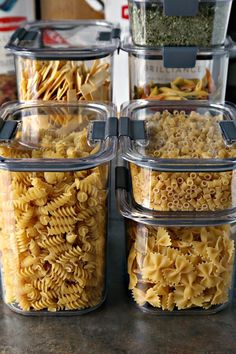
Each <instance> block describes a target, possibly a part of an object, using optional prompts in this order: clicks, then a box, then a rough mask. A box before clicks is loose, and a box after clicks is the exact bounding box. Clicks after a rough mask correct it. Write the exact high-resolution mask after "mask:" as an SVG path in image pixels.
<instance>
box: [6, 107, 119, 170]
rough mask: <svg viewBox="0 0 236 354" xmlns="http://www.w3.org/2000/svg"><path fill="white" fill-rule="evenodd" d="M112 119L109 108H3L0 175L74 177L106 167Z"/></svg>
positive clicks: (112, 145)
mask: <svg viewBox="0 0 236 354" xmlns="http://www.w3.org/2000/svg"><path fill="white" fill-rule="evenodd" d="M115 117H116V108H115V106H114V105H112V104H110V105H105V104H101V103H95V102H89V103H86V102H81V103H80V102H79V103H64V102H45V101H30V102H9V103H6V104H5V105H3V106H2V107H1V109H0V169H3V170H10V171H43V172H45V171H79V170H86V169H90V168H93V167H95V166H98V165H101V164H103V163H108V162H109V161H110V160H112V159H113V158H114V157H115V153H116V145H117V118H115ZM74 139H77V140H74ZM76 141H77V142H76ZM45 144H46V145H45ZM78 144H79V145H80V148H79V147H76V146H77V145H78ZM79 145H78V146H79ZM58 146H61V147H62V148H63V149H64V148H65V149H66V150H65V151H66V153H65V152H64V153H63V154H61V153H58ZM63 146H64V147H63ZM67 148H69V149H71V148H73V149H74V150H73V151H74V153H73V154H71V153H69V151H67ZM48 149H49V153H48V152H47V150H48ZM63 151H64V150H63Z"/></svg>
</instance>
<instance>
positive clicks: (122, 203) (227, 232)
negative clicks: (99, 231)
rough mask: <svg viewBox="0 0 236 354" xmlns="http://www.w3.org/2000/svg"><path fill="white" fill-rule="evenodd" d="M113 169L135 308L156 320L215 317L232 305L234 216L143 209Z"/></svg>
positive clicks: (123, 176) (129, 282)
mask: <svg viewBox="0 0 236 354" xmlns="http://www.w3.org/2000/svg"><path fill="white" fill-rule="evenodd" d="M118 169H119V170H117V188H118V189H117V198H118V205H119V209H120V212H121V214H122V215H123V216H124V217H125V225H126V241H127V243H126V244H127V253H126V257H127V258H126V259H127V276H128V288H129V292H130V295H131V297H132V298H133V301H134V303H135V304H136V305H137V306H138V307H139V308H140V309H141V310H142V311H144V312H147V313H151V314H155V315H172V314H174V315H178V314H182V315H183V314H186V315H190V314H195V315H204V314H213V313H216V312H218V311H220V310H222V309H224V308H225V307H226V306H227V305H228V304H229V303H230V302H231V300H232V295H233V283H232V282H233V275H234V266H235V224H232V225H231V224H230V222H234V223H235V213H234V215H230V213H228V214H227V213H226V214H225V215H224V216H222V217H221V218H217V217H216V216H215V217H212V216H211V215H210V214H209V215H202V216H200V215H196V213H195V214H194V213H192V214H191V215H188V216H186V215H185V214H184V213H177V212H176V213H175V214H176V215H175V216H174V217H173V213H172V214H171V213H168V212H166V213H161V212H154V211H148V210H146V211H144V210H141V209H140V208H139V207H138V206H137V205H136V204H135V203H134V201H133V198H132V194H131V191H130V190H129V189H128V188H127V185H128V181H127V180H126V178H125V177H126V176H127V173H126V172H127V171H126V170H123V167H119V168H118ZM205 214H207V213H205Z"/></svg>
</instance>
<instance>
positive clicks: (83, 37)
mask: <svg viewBox="0 0 236 354" xmlns="http://www.w3.org/2000/svg"><path fill="white" fill-rule="evenodd" d="M119 43H120V29H119V27H117V26H115V25H113V24H112V23H109V22H107V21H102V20H101V21H95V20H66V21H35V22H29V23H26V24H25V25H24V26H22V27H20V28H19V29H17V30H16V31H15V32H14V33H13V35H12V37H11V38H10V40H9V42H8V44H7V45H6V48H7V49H9V50H11V51H12V53H13V54H14V55H18V56H24V57H30V58H40V59H44V60H46V59H55V60H57V59H74V60H76V59H78V60H79V59H81V60H86V59H95V58H101V57H105V56H108V55H110V54H112V53H114V52H115V51H116V49H117V48H118V47H119Z"/></svg>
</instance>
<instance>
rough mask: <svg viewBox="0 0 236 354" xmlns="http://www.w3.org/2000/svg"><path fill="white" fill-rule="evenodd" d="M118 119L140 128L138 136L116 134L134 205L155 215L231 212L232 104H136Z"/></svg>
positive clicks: (234, 153)
mask: <svg viewBox="0 0 236 354" xmlns="http://www.w3.org/2000/svg"><path fill="white" fill-rule="evenodd" d="M121 116H122V117H127V118H122V119H123V120H124V122H125V121H126V120H127V119H128V120H130V124H133V125H134V126H135V125H137V124H141V126H140V128H139V129H138V130H139V135H136V136H135V135H133V136H132V135H130V136H127V135H129V134H127V135H125V134H126V132H122V134H123V136H122V134H121V139H122V142H121V147H122V157H123V159H125V160H126V161H128V164H129V170H130V175H131V184H132V194H133V197H134V200H135V202H136V203H137V204H138V205H140V206H141V207H142V208H144V209H151V210H156V211H160V212H176V211H177V212H186V213H188V212H199V213H202V212H206V213H208V212H211V213H222V212H225V211H234V210H235V207H236V199H235V188H236V184H235V183H236V180H235V158H236V147H235V141H236V140H235V141H234V138H236V135H235V128H234V127H235V125H234V124H235V123H234V119H235V107H234V106H233V105H224V106H223V105H213V104H211V105H209V104H206V103H198V104H196V103H190V102H189V103H186V104H182V103H179V102H178V103H174V102H168V103H167V102H166V103H164V102H159V103H158V102H154V101H141V100H140V101H137V102H133V103H130V104H128V105H126V106H123V110H122V112H121ZM125 123H126V122H125ZM121 124H122V122H121ZM142 131H143V132H142ZM140 132H141V133H142V134H141V135H140Z"/></svg>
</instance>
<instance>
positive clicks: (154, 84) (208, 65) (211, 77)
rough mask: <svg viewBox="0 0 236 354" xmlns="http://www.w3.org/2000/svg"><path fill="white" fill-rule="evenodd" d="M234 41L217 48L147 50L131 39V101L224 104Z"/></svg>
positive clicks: (127, 48) (128, 45) (127, 46)
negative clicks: (192, 101)
mask: <svg viewBox="0 0 236 354" xmlns="http://www.w3.org/2000/svg"><path fill="white" fill-rule="evenodd" d="M231 43H232V42H231V40H230V39H229V42H227V44H226V45H225V46H222V47H217V48H194V47H163V48H161V47H159V48H156V49H147V48H144V47H138V46H135V45H133V43H132V42H130V40H129V39H126V40H125V41H124V42H123V43H122V49H123V50H124V51H126V52H128V54H129V82H130V83H129V85H130V99H131V100H132V99H153V100H209V101H212V102H217V103H219V102H224V100H225V91H226V77H227V73H228V62H229V49H230V48H231Z"/></svg>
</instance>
